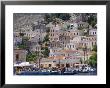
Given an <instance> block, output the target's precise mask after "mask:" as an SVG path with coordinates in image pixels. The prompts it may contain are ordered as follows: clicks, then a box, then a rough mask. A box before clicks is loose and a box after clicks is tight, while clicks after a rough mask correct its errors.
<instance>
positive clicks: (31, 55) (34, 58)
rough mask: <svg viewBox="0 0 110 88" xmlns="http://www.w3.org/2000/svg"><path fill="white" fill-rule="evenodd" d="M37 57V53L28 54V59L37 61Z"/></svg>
mask: <svg viewBox="0 0 110 88" xmlns="http://www.w3.org/2000/svg"><path fill="white" fill-rule="evenodd" d="M37 58H38V56H37V55H36V53H29V54H27V56H26V60H27V61H35V60H36V59H37Z"/></svg>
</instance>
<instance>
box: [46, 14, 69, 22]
mask: <svg viewBox="0 0 110 88" xmlns="http://www.w3.org/2000/svg"><path fill="white" fill-rule="evenodd" d="M55 18H60V19H62V20H64V21H65V20H69V19H70V14H68V13H52V14H48V13H47V14H45V20H46V22H47V23H49V22H52V21H54V22H55Z"/></svg>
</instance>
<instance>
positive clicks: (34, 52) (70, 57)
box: [13, 13, 97, 75]
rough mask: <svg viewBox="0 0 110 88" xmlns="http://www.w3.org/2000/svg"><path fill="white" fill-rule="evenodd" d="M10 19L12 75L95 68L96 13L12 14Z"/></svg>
mask: <svg viewBox="0 0 110 88" xmlns="http://www.w3.org/2000/svg"><path fill="white" fill-rule="evenodd" d="M13 19H14V20H13V28H14V29H13V31H14V32H13V37H14V38H13V59H14V60H13V63H14V74H16V75H17V74H22V75H23V74H24V75H26V74H28V73H25V72H30V73H29V74H31V75H32V74H35V73H36V75H37V73H38V72H40V73H39V74H42V75H45V74H47V73H48V75H49V74H50V75H51V74H53V75H55V74H57V73H58V74H60V75H61V74H63V75H64V74H65V75H69V74H75V73H78V72H80V73H81V72H82V73H87V72H89V71H91V72H93V71H96V69H97V14H96V13H14V14H13ZM23 72H24V73H23ZM31 72H34V73H31ZM41 72H42V73H41ZM52 72H53V73H52ZM43 73H44V74H43ZM95 75H96V73H95Z"/></svg>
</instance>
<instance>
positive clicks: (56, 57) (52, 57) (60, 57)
mask: <svg viewBox="0 0 110 88" xmlns="http://www.w3.org/2000/svg"><path fill="white" fill-rule="evenodd" d="M48 59H65V56H51V57H48Z"/></svg>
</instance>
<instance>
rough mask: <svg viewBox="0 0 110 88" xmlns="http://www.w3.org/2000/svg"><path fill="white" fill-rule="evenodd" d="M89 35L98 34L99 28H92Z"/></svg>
mask: <svg viewBox="0 0 110 88" xmlns="http://www.w3.org/2000/svg"><path fill="white" fill-rule="evenodd" d="M89 35H97V29H90V30H89Z"/></svg>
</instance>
